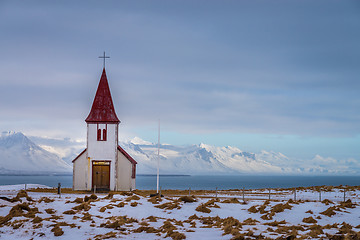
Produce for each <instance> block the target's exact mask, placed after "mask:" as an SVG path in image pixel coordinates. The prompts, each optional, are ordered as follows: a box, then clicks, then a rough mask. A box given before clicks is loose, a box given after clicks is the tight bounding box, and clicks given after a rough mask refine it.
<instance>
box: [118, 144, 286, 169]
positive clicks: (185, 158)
mask: <svg viewBox="0 0 360 240" xmlns="http://www.w3.org/2000/svg"><path fill="white" fill-rule="evenodd" d="M139 143H140V144H139ZM122 146H123V147H124V148H125V150H126V151H127V152H128V153H129V154H130V155H131V156H133V157H134V158H135V159H136V160H137V161H138V162H139V164H138V172H139V173H154V172H155V169H156V166H157V144H152V143H149V142H145V141H139V139H138V138H136V139H133V140H131V141H127V142H123V143H122ZM279 156H281V157H283V158H286V156H283V155H279ZM160 170H161V172H162V173H168V174H170V173H179V174H214V173H216V174H235V173H247V174H250V173H253V174H254V173H255V174H256V173H282V172H283V169H281V168H280V167H278V166H275V165H271V164H270V163H269V162H267V161H265V160H263V159H262V158H259V157H258V156H257V155H256V154H253V153H248V152H244V151H242V150H240V149H238V148H236V147H230V146H228V147H214V146H210V145H206V144H203V143H201V144H199V145H190V146H173V145H161V146H160Z"/></svg>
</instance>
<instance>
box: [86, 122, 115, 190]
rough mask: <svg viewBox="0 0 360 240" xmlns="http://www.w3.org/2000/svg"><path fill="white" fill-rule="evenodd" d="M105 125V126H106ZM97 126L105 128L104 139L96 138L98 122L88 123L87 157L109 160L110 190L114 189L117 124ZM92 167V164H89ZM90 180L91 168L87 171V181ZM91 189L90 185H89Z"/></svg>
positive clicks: (95, 159)
mask: <svg viewBox="0 0 360 240" xmlns="http://www.w3.org/2000/svg"><path fill="white" fill-rule="evenodd" d="M106 125H107V126H106ZM99 128H101V129H105V128H107V139H106V141H98V140H97V130H98V124H96V123H95V124H91V123H90V124H88V136H87V138H88V141H87V144H88V157H90V160H91V162H93V161H103V160H107V161H111V162H110V190H115V171H116V169H115V159H116V155H117V152H116V151H117V143H118V138H117V134H118V125H117V124H99ZM91 168H92V166H91ZM91 180H92V169H91V171H90V173H89V181H90V182H91ZM90 189H91V187H90Z"/></svg>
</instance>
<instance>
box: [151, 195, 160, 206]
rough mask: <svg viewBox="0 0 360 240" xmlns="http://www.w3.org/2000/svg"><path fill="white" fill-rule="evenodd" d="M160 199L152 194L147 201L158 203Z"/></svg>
mask: <svg viewBox="0 0 360 240" xmlns="http://www.w3.org/2000/svg"><path fill="white" fill-rule="evenodd" d="M161 201H162V198H161V197H159V196H154V197H151V198H149V199H148V202H151V203H152V204H159V203H160V202H161Z"/></svg>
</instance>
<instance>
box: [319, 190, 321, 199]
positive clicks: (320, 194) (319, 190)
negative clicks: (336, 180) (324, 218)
mask: <svg viewBox="0 0 360 240" xmlns="http://www.w3.org/2000/svg"><path fill="white" fill-rule="evenodd" d="M319 202H321V188H320V189H319Z"/></svg>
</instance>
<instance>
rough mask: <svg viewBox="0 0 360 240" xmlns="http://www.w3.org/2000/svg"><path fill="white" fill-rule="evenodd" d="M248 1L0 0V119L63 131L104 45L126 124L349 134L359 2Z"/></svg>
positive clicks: (80, 105) (74, 119)
mask: <svg viewBox="0 0 360 240" xmlns="http://www.w3.org/2000/svg"><path fill="white" fill-rule="evenodd" d="M258 3H259V2H256V3H252V2H228V3H226V4H224V3H222V2H221V1H208V2H207V4H206V6H205V5H204V4H203V3H201V2H186V3H184V2H183V1H181V2H180V1H172V2H166V3H165V2H162V1H155V2H152V3H151V4H149V3H147V2H146V1H141V2H140V3H134V2H131V1H121V2H117V1H109V2H107V3H101V4H100V3H98V2H96V1H90V2H89V4H87V5H83V4H80V3H72V2H67V1H65V2H61V3H60V2H59V3H56V4H47V3H44V2H42V1H35V2H32V3H31V4H30V3H28V4H26V3H21V4H20V3H19V2H17V1H3V2H2V3H1V4H2V5H1V8H0V9H2V10H1V14H0V30H1V32H2V33H3V37H2V38H1V39H0V44H1V45H2V46H4V49H3V50H4V51H3V53H2V57H1V58H0V71H1V73H2V76H1V78H0V86H1V88H0V107H1V109H2V119H1V122H2V124H3V126H9V127H11V124H10V123H9V122H13V123H14V124H13V125H12V126H13V127H12V128H11V129H15V130H22V129H18V128H22V127H23V121H24V120H26V119H28V120H29V121H28V122H29V123H27V124H29V125H30V126H31V129H32V131H33V130H34V129H37V130H39V131H46V130H45V129H44V128H45V127H46V128H48V131H54V128H57V127H59V128H60V130H58V132H60V131H64V135H66V134H73V132H74V131H73V130H74V129H79V128H81V127H82V126H83V122H82V121H83V119H84V118H85V117H86V115H87V114H88V111H89V110H90V106H91V103H92V100H93V96H94V93H95V90H96V87H97V82H98V80H99V77H100V72H101V61H100V60H99V59H97V56H99V55H100V54H101V53H102V51H104V50H106V51H107V52H108V53H109V54H110V56H111V58H110V60H109V61H108V63H107V66H108V67H107V73H108V77H109V81H110V86H111V90H112V94H113V98H114V103H115V107H116V109H117V112H118V115H119V117H120V119H121V120H122V122H123V126H124V127H126V128H127V130H129V131H131V129H137V128H141V127H144V126H145V127H146V126H149V125H151V124H153V122H154V121H156V120H157V119H158V118H161V119H162V123H163V125H164V128H167V129H171V130H173V131H178V132H182V133H199V134H200V133H218V132H238V133H260V134H294V135H301V136H330V137H338V136H356V135H359V134H360V126H359V124H358V122H359V120H360V113H359V111H357V109H359V108H360V101H359V99H358V96H359V94H360V85H359V84H360V81H358V80H357V79H358V76H359V74H360V70H359V69H360V66H359V63H358V61H357V59H358V58H359V55H360V48H359V46H358V42H359V41H360V34H359V33H358V32H357V31H354V30H355V29H358V28H359V25H360V24H359V22H360V21H359V15H358V12H357V11H356V9H357V7H358V5H356V4H353V3H350V2H341V3H340V2H337V1H327V2H326V4H325V2H323V1H320V2H316V3H314V2H313V1H302V2H301V3H300V2H292V3H289V2H282V1H277V2H276V3H269V2H262V1H260V3H261V4H258ZM354 5H355V6H354ZM34 122H35V123H36V124H34ZM4 123H6V124H4ZM41 123H43V124H41ZM39 125H41V126H42V127H43V128H40V127H38V126H39ZM69 125H70V126H69ZM20 126H21V127H20ZM24 128H25V127H24ZM28 131H30V130H28ZM75 132H77V133H76V134H79V130H78V131H75Z"/></svg>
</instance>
